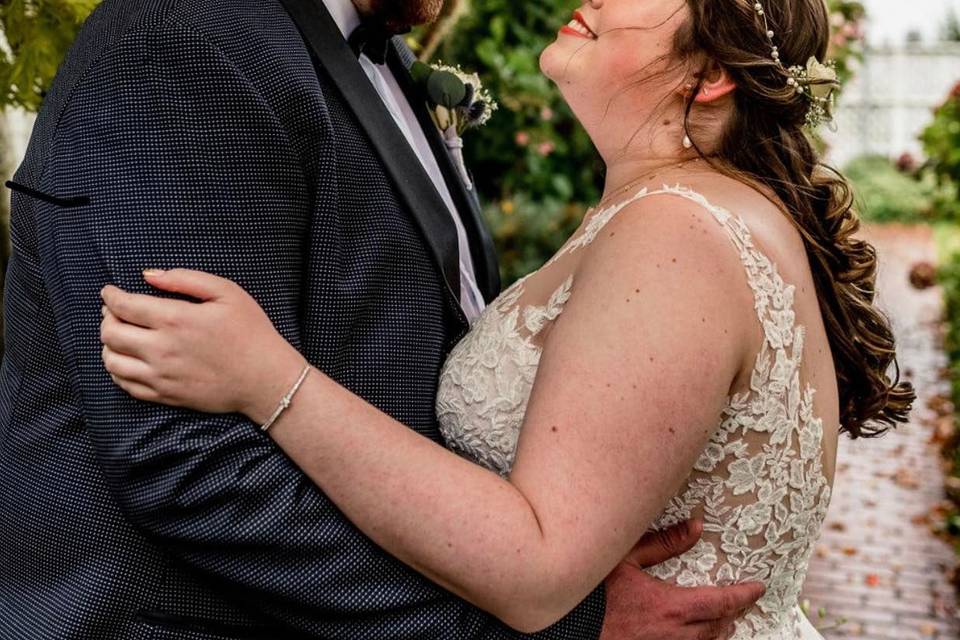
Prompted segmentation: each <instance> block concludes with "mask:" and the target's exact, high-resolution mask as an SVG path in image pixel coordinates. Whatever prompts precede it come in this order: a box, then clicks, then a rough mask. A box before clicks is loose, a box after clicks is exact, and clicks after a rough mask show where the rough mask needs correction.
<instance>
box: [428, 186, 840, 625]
mask: <svg viewBox="0 0 960 640" xmlns="http://www.w3.org/2000/svg"><path fill="white" fill-rule="evenodd" d="M654 194H672V195H675V196H677V197H683V198H687V199H689V200H692V201H694V202H696V203H698V204H700V205H702V206H703V207H704V208H706V209H707V210H708V211H709V212H710V213H711V214H712V215H713V217H714V218H716V220H717V222H718V223H719V224H720V225H722V226H723V228H724V229H725V230H726V231H727V232H728V234H729V236H730V239H731V240H732V241H733V244H734V245H735V247H736V250H737V251H738V252H739V254H740V257H741V258H742V261H743V264H744V267H745V269H746V273H747V277H748V281H749V283H750V286H751V288H752V289H753V293H754V296H755V299H756V310H757V314H758V317H759V321H760V324H761V326H762V327H763V332H764V334H765V337H766V340H765V344H764V346H763V348H762V349H761V351H760V352H759V353H758V354H757V358H756V366H755V369H754V372H753V376H752V380H751V384H750V390H749V391H748V392H745V393H742V394H738V395H736V396H734V397H731V398H730V399H729V403H728V405H727V407H726V409H725V411H724V413H723V417H722V423H721V424H720V425H719V429H718V430H717V431H716V434H715V435H714V436H713V437H712V439H711V440H710V443H709V445H708V446H707V447H706V449H705V450H704V452H703V455H702V456H701V457H700V459H699V461H698V462H697V463H696V466H695V468H694V469H691V473H690V476H689V478H688V480H687V483H686V486H685V487H684V489H683V490H682V491H681V492H680V493H679V494H678V495H677V496H676V497H674V498H673V499H672V500H671V501H670V502H669V503H668V504H667V505H665V507H664V511H663V513H662V514H661V516H660V517H659V518H658V520H657V522H656V524H655V526H656V527H657V528H663V527H667V526H670V525H672V524H675V523H677V522H679V521H682V520H685V519H687V518H689V517H690V516H691V515H699V516H701V517H703V519H704V522H705V533H704V536H703V539H702V540H701V542H700V543H698V544H697V546H696V547H695V548H694V549H692V550H691V551H689V552H688V553H686V554H684V555H682V556H681V557H679V558H675V559H673V560H670V561H669V562H666V563H664V564H662V565H659V566H657V567H654V568H652V569H650V570H649V571H650V573H651V574H652V575H654V576H657V577H658V578H661V579H663V580H667V581H671V582H674V583H676V584H679V585H682V586H700V585H725V584H731V583H740V582H750V581H761V582H763V583H765V584H766V585H767V593H766V595H765V596H764V597H763V599H761V600H760V602H759V603H758V605H757V606H756V607H754V608H753V609H752V610H751V611H750V612H748V614H747V615H746V616H745V617H744V618H743V619H742V620H741V621H740V622H739V623H738V625H737V632H736V635H735V636H734V638H735V639H736V640H746V639H748V638H750V639H754V640H756V639H762V640H786V639H787V638H790V639H798V638H802V639H804V640H812V639H815V640H819V639H821V638H822V636H821V635H820V633H819V632H818V631H817V630H816V629H815V628H814V627H813V626H812V625H811V624H810V622H809V621H808V620H807V618H806V617H805V616H804V614H803V612H802V611H801V610H800V607H799V605H798V599H799V596H800V590H801V587H802V585H803V581H804V579H805V576H806V572H807V566H808V562H809V560H810V556H811V554H812V552H813V549H814V544H815V542H816V540H817V538H818V537H819V534H820V529H821V526H822V525H823V520H824V517H825V515H826V511H827V506H828V504H829V501H830V492H831V487H830V484H829V482H828V479H827V477H826V476H825V474H824V470H823V446H822V440H823V425H822V423H821V421H820V420H819V419H818V418H817V417H816V416H815V415H814V412H813V396H814V389H813V388H811V387H810V386H809V385H806V386H805V387H802V386H801V364H802V356H803V342H804V329H803V327H802V326H798V325H797V324H796V318H795V315H794V311H793V298H794V287H793V286H788V285H787V284H785V283H784V281H783V280H782V279H781V277H780V276H779V274H778V273H777V269H776V267H775V265H774V264H773V263H772V262H771V261H770V260H769V259H768V258H767V257H766V256H765V255H764V254H763V253H762V252H760V251H759V250H758V249H757V248H756V247H755V245H754V244H753V242H752V240H751V234H750V231H749V229H748V228H747V226H746V225H745V224H744V223H743V221H742V219H740V218H739V217H737V216H734V215H732V214H731V213H729V212H727V211H726V210H724V209H721V208H719V207H716V206H713V205H711V204H710V203H709V202H708V201H707V200H706V199H705V198H704V197H703V196H701V195H700V194H698V193H695V192H692V191H690V190H687V189H684V188H681V187H673V188H670V187H664V189H662V190H658V191H647V190H643V191H641V192H640V193H638V194H637V195H636V196H635V197H634V198H632V199H631V200H628V201H626V202H623V203H620V204H618V205H616V206H613V207H610V208H607V209H604V210H600V211H596V212H592V213H591V214H589V216H588V218H587V219H586V220H585V223H584V225H583V226H582V227H581V229H580V231H578V232H577V234H575V235H574V236H573V237H572V238H571V239H570V241H568V243H567V244H566V245H565V246H564V247H563V249H561V250H560V252H559V253H558V254H557V255H556V256H554V258H553V259H552V260H551V261H550V262H548V263H547V264H546V265H544V267H543V268H542V269H540V270H539V271H537V272H536V273H534V274H531V275H530V276H528V277H527V278H525V279H523V280H520V281H519V282H517V283H516V284H514V285H513V286H512V287H510V288H509V289H508V290H507V291H505V292H504V293H503V295H501V296H500V298H498V299H497V300H496V301H495V302H494V303H493V304H492V305H491V306H490V307H489V308H487V309H486V311H485V312H484V313H483V315H482V316H481V317H480V318H479V319H478V321H477V322H476V324H475V325H474V327H473V329H472V330H471V331H470V333H469V334H468V335H467V336H466V337H465V338H464V339H463V341H462V342H461V343H460V344H459V345H458V346H457V347H456V348H455V349H454V351H453V352H452V353H451V354H450V357H449V359H448V361H447V363H446V365H445V367H444V370H443V373H442V375H441V382H440V389H439V394H438V400H437V408H438V415H439V419H440V424H441V430H442V432H443V435H444V437H445V438H446V441H447V444H448V446H449V447H450V448H451V449H453V450H455V451H457V452H458V453H460V454H461V455H464V456H466V457H468V458H470V459H472V460H474V461H476V462H478V463H479V464H481V465H484V466H486V467H488V468H489V469H492V470H494V471H496V472H498V473H500V474H502V475H507V474H509V472H510V469H511V467H512V465H513V461H514V456H515V455H516V449H517V440H518V437H519V433H520V428H521V424H522V422H523V417H524V412H525V411H526V406H527V401H528V399H529V397H530V392H531V389H532V387H533V382H534V378H535V377H536V375H537V367H538V364H539V361H540V355H541V352H542V345H541V344H539V343H538V337H539V336H541V334H542V333H543V331H544V329H545V328H547V327H548V326H549V324H550V323H551V322H553V321H554V320H555V319H556V318H557V317H558V316H559V315H560V314H561V313H562V312H563V308H564V305H565V303H566V302H567V300H568V299H569V297H570V294H571V290H572V287H573V276H572V275H570V274H571V273H572V270H571V269H570V265H569V258H570V256H574V255H575V254H576V252H577V251H578V250H579V249H582V248H583V247H585V246H587V245H589V244H590V243H591V242H592V241H593V240H594V238H595V237H596V236H597V234H598V233H599V232H600V231H601V230H602V229H603V227H604V226H605V225H606V224H607V223H608V222H609V221H610V220H611V219H612V218H613V217H614V216H616V215H617V214H618V213H620V211H622V210H623V209H624V208H625V207H626V206H627V205H628V204H630V203H632V202H633V201H635V200H638V199H640V198H644V197H647V196H650V195H654ZM665 640H669V639H665Z"/></svg>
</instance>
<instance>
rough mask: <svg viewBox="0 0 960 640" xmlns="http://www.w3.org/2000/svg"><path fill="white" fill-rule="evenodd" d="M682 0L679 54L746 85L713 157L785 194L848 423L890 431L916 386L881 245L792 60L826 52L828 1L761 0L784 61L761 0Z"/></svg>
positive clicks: (863, 433) (855, 429)
mask: <svg viewBox="0 0 960 640" xmlns="http://www.w3.org/2000/svg"><path fill="white" fill-rule="evenodd" d="M685 1H686V3H687V5H688V7H689V10H690V15H691V17H690V19H689V20H687V21H686V23H685V24H684V26H682V27H681V28H680V29H679V30H678V31H677V34H676V41H675V49H676V53H677V54H678V55H679V56H680V57H681V58H682V59H685V60H688V61H697V63H702V64H703V65H704V66H703V68H702V69H700V70H699V72H698V73H695V74H694V77H696V78H703V77H705V75H706V73H707V71H708V66H709V65H710V64H714V65H719V66H720V67H722V68H723V69H725V70H726V72H727V73H728V74H729V76H730V78H731V79H732V80H733V82H734V83H735V84H736V86H737V91H736V92H735V93H734V100H733V101H734V108H733V113H732V115H731V117H729V119H728V120H727V122H726V123H725V125H724V128H723V130H722V133H721V138H720V142H719V145H718V146H717V147H716V149H711V152H712V153H711V157H710V158H708V159H709V160H711V161H712V162H713V161H716V160H719V162H718V163H717V162H715V164H716V165H717V166H718V167H719V168H721V170H723V171H725V172H727V173H729V174H732V175H733V177H736V178H739V179H741V180H744V181H746V182H748V183H752V184H754V185H756V186H759V187H761V190H765V191H772V192H773V193H774V194H776V197H777V198H778V199H779V200H780V203H779V205H780V206H781V208H782V209H783V210H784V211H785V212H787V215H788V217H790V219H791V220H792V222H793V223H794V225H795V226H796V228H797V229H798V230H799V232H800V234H801V235H802V236H803V240H804V244H805V246H806V250H807V255H808V257H809V260H810V265H811V269H812V271H813V278H814V281H815V283H816V289H817V295H818V298H819V300H820V307H821V310H822V313H823V318H824V321H825V324H826V329H827V335H828V336H829V339H830V346H831V349H832V352H833V359H834V365H835V368H836V371H837V381H838V383H839V389H840V421H841V426H842V430H843V431H845V432H847V433H849V434H850V435H851V436H852V437H853V438H860V437H875V436H879V435H882V434H883V433H885V432H887V431H888V430H889V429H890V428H891V427H895V426H896V424H897V423H901V422H905V421H906V420H907V416H908V414H909V412H910V409H911V407H912V404H913V402H914V400H915V399H916V394H915V393H914V390H913V387H912V385H910V384H909V383H907V382H901V380H900V368H899V366H898V365H897V358H896V350H895V341H894V337H893V332H892V330H891V327H890V323H889V321H888V320H887V318H886V317H885V316H884V315H883V314H882V313H881V312H880V311H879V310H878V309H877V308H876V307H875V306H874V297H875V293H876V280H877V255H876V250H875V249H874V248H873V246H871V245H870V244H868V243H867V242H864V241H863V240H861V239H858V238H857V237H856V234H857V232H858V231H859V229H860V220H859V216H858V215H857V212H856V211H855V208H854V196H853V192H852V189H851V187H850V185H849V183H848V182H847V181H846V180H845V179H844V177H843V176H842V175H841V174H840V173H839V172H838V171H836V170H834V169H832V168H830V167H828V166H826V165H824V164H823V163H822V162H821V160H820V157H819V154H818V152H817V150H816V149H815V148H814V145H813V143H812V142H811V139H810V138H809V137H808V135H807V133H806V132H805V130H804V124H805V119H806V114H807V110H808V108H809V105H810V103H809V102H808V100H807V98H806V97H805V96H803V95H801V94H798V93H797V91H796V89H795V88H794V87H792V86H790V85H789V84H788V82H787V81H788V79H789V78H790V75H789V74H788V72H787V71H786V69H785V67H790V66H791V65H805V64H806V61H807V60H808V59H809V58H810V57H811V56H816V57H817V59H818V60H824V59H825V58H826V55H827V49H828V46H829V41H830V26H829V17H828V10H827V8H826V6H825V4H824V0H760V2H761V3H762V6H763V9H764V12H765V13H766V17H767V20H768V23H769V28H770V29H771V30H773V31H774V33H775V46H777V47H778V48H779V52H780V59H781V60H782V61H783V66H781V65H779V64H777V63H776V61H775V60H774V59H773V56H772V52H771V45H770V41H769V40H768V38H767V27H766V26H765V25H764V23H763V19H762V18H761V17H760V16H759V15H758V13H757V10H756V8H755V6H754V5H755V3H756V2H757V0H685ZM699 89H700V87H699V86H698V87H695V89H694V91H693V92H692V95H696V93H697V92H698V91H699ZM694 115H696V114H695V110H694V103H693V101H692V100H691V101H688V103H687V106H686V112H685V125H686V128H687V131H689V132H693V131H695V130H696V128H697V123H696V122H695V121H693V119H694V118H693V117H694ZM691 136H692V137H694V136H693V134H692V133H691ZM694 141H695V137H694ZM764 188H765V189H764ZM891 369H893V372H891Z"/></svg>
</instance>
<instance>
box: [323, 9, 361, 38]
mask: <svg viewBox="0 0 960 640" xmlns="http://www.w3.org/2000/svg"><path fill="white" fill-rule="evenodd" d="M323 4H324V5H326V7H327V11H329V12H330V15H331V16H332V17H333V21H334V22H336V23H337V26H338V27H340V33H342V34H343V37H344V38H345V39H346V38H349V37H350V34H351V33H353V31H354V29H356V28H357V27H359V26H360V22H361V20H360V12H359V11H357V7H356V5H354V4H353V0H323Z"/></svg>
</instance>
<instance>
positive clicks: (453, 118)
mask: <svg viewBox="0 0 960 640" xmlns="http://www.w3.org/2000/svg"><path fill="white" fill-rule="evenodd" d="M410 75H411V76H412V77H413V80H414V82H415V83H416V84H417V86H418V87H419V88H420V91H421V93H422V94H423V96H424V98H425V99H426V101H427V105H428V106H429V108H430V109H429V111H430V117H431V118H432V119H433V122H434V124H436V125H437V128H438V129H440V133H441V134H442V135H443V141H444V143H445V144H446V145H447V149H449V150H450V153H451V155H452V156H453V158H454V162H455V164H456V165H457V169H458V170H459V171H460V176H461V178H463V183H464V184H465V185H466V187H467V190H471V189H473V182H472V181H471V180H470V174H468V173H467V167H466V164H464V162H463V134H464V132H466V131H467V130H468V129H473V128H475V127H480V126H483V125H484V124H486V123H487V121H488V120H490V118H491V116H493V112H494V111H496V110H497V109H498V108H499V105H497V103H496V101H495V100H494V99H493V97H492V96H491V95H490V92H489V91H487V90H486V89H484V88H483V83H481V82H480V76H478V75H477V74H475V73H466V72H465V71H463V69H461V68H460V67H450V66H446V65H443V64H433V65H429V64H425V63H423V62H415V63H414V64H413V66H412V67H411V68H410Z"/></svg>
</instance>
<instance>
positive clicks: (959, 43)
mask: <svg viewBox="0 0 960 640" xmlns="http://www.w3.org/2000/svg"><path fill="white" fill-rule="evenodd" d="M96 4H98V0H2V1H0V32H2V33H0V109H2V112H0V174H2V175H3V176H4V179H7V178H9V176H11V175H12V174H13V171H14V170H15V169H16V166H17V165H18V163H19V162H20V159H21V158H22V156H23V153H24V150H25V148H26V144H27V140H28V136H29V132H30V128H31V126H32V119H33V116H32V114H33V113H34V112H35V111H36V110H37V109H38V108H39V107H40V106H41V104H42V100H43V95H44V89H45V87H47V86H48V85H49V83H50V81H51V80H52V78H53V76H54V74H55V73H56V69H57V66H58V65H59V63H60V60H61V59H62V56H63V54H64V53H65V51H66V49H67V48H68V47H69V44H70V42H71V41H72V39H73V37H74V34H75V32H76V29H77V28H78V27H79V25H80V24H81V23H82V22H83V20H84V19H85V17H86V16H87V15H88V14H89V12H90V11H91V10H93V9H94V8H95V6H96ZM576 4H577V2H576V1H575V0H574V1H573V2H571V1H570V0H538V1H536V2H517V1H515V0H448V2H447V6H446V9H445V13H444V16H443V18H442V19H441V20H440V21H439V22H438V23H437V24H435V25H431V26H429V27H425V28H422V29H420V30H418V31H416V32H415V33H413V34H411V36H410V38H409V40H410V43H411V45H412V46H413V47H414V48H415V49H416V50H417V51H418V53H420V54H421V57H423V58H424V59H429V60H433V61H438V60H442V61H444V62H448V63H456V64H460V65H462V66H463V67H464V68H467V69H471V70H477V71H479V72H480V74H481V76H482V78H483V80H484V83H485V85H486V86H487V88H489V89H490V90H491V92H492V93H493V94H494V96H496V98H497V99H498V101H499V102H500V105H501V108H500V110H499V111H498V112H497V114H496V115H495V117H494V118H493V120H492V121H491V122H490V123H489V124H488V125H487V126H486V127H484V128H482V129H479V130H477V131H475V132H472V133H471V134H470V136H469V138H468V140H467V143H468V144H467V149H466V155H467V159H468V164H469V165H470V166H471V168H472V170H473V173H474V174H475V176H477V179H478V183H477V184H478V189H479V191H480V193H481V195H482V199H483V201H484V203H485V213H486V217H487V220H488V222H489V224H490V226H491V228H492V229H493V231H494V234H495V237H496V240H497V243H498V245H499V249H500V257H501V260H502V268H503V273H504V277H505V280H506V281H507V282H509V281H512V280H514V279H516V278H517V277H519V276H521V275H523V274H525V273H527V272H529V271H531V270H533V269H535V268H537V267H539V266H540V264H542V262H543V261H544V260H545V259H546V258H547V257H549V256H550V255H551V254H552V253H553V252H554V251H555V250H556V249H557V247H559V245H560V244H561V243H562V242H563V240H564V239H566V237H567V236H568V235H569V234H570V233H572V232H573V230H574V229H575V228H576V226H577V225H578V224H579V222H580V219H581V217H582V216H583V213H584V211H585V209H586V208H587V207H588V206H589V205H590V204H592V203H593V202H595V201H596V199H597V197H598V195H599V187H600V184H601V180H602V177H603V167H602V165H601V164H600V162H599V160H598V158H597V156H596V154H595V153H594V151H593V149H592V148H591V146H590V143H589V141H588V139H587V137H586V135H585V134H584V133H583V131H581V130H580V129H579V128H578V127H577V126H576V125H575V123H574V120H573V117H572V115H571V113H570V111H569V109H568V108H567V107H566V106H565V105H564V104H563V102H562V101H561V100H560V98H559V95H558V93H557V91H556V90H555V89H554V88H553V87H552V86H551V85H550V83H549V82H547V80H546V79H545V78H543V77H542V76H541V75H540V73H539V70H538V57H539V53H540V51H541V50H542V49H543V47H544V46H545V45H546V44H547V42H549V41H550V40H551V39H552V38H553V37H554V35H553V34H555V33H556V31H557V29H558V27H559V26H560V25H561V24H563V23H564V22H566V21H567V20H569V16H570V11H571V9H572V8H573V7H574V6H576ZM829 4H830V9H831V21H832V24H833V29H834V36H833V53H832V55H833V57H834V58H835V59H836V60H837V61H838V68H839V69H840V71H841V75H842V76H843V78H844V79H845V80H846V81H847V85H846V87H845V89H844V92H843V94H842V96H841V98H840V101H839V108H838V110H837V128H836V130H835V131H832V130H824V131H822V132H821V133H820V135H819V137H820V142H821V144H822V145H823V147H824V149H825V150H826V153H827V157H828V159H829V161H830V162H831V163H832V164H834V165H836V166H838V167H840V168H842V169H845V171H846V172H847V174H848V175H849V177H850V178H851V179H852V181H853V182H854V185H855V187H856V190H857V193H858V197H859V200H860V203H861V210H862V214H863V217H864V219H865V221H866V223H867V224H866V227H865V230H864V234H865V235H866V236H867V237H868V238H869V239H870V240H872V241H873V242H875V244H876V245H877V247H878V250H879V253H880V259H881V264H882V273H881V283H880V294H879V297H880V302H881V305H882V306H884V308H885V309H886V310H887V311H888V313H889V314H890V315H891V317H892V320H893V322H894V325H895V328H896V330H897V333H898V337H899V339H900V343H901V361H902V365H903V367H902V373H903V375H904V376H905V377H906V378H908V379H910V380H912V381H913V382H914V383H915V384H916V386H917V388H918V391H919V396H920V402H919V403H918V407H917V410H916V411H915V415H914V419H913V421H912V422H911V424H910V425H907V426H906V427H904V428H903V429H901V430H900V431H898V432H897V433H894V434H891V435H890V436H888V437H887V438H884V439H883V440H881V441H879V442H872V441H871V442H848V443H845V444H844V448H843V449H842V451H841V459H840V464H839V471H838V479H837V490H836V492H835V495H836V497H835V499H834V504H833V506H832V508H831V515H830V523H829V526H828V530H827V531H826V533H825V536H824V539H823V541H822V544H821V545H820V547H819V548H818V549H817V553H816V560H815V562H814V565H813V567H812V570H811V575H810V578H809V580H808V590H807V591H808V593H807V596H808V598H809V601H810V609H811V616H812V617H813V618H815V619H818V620H819V622H818V624H819V625H820V626H821V627H822V628H824V633H825V634H826V635H827V636H828V637H863V638H876V639H881V638H883V639H886V638H891V639H894V638H895V639H897V640H908V639H910V638H960V619H958V617H957V595H956V590H955V588H956V586H958V585H960V570H958V566H960V564H958V557H960V556H958V554H960V436H958V419H957V409H956V408H957V407H958V406H960V198H958V196H960V0H911V2H906V3H901V2H894V1H893V0H864V1H863V2H852V1H848V0H829ZM8 219H9V193H7V194H5V195H4V196H3V197H2V198H0V221H2V224H0V260H2V262H3V263H4V264H5V262H6V259H7V256H9V253H10V250H11V249H10V243H9V237H8V233H7V227H8V225H7V221H8ZM0 277H2V272H0Z"/></svg>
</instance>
